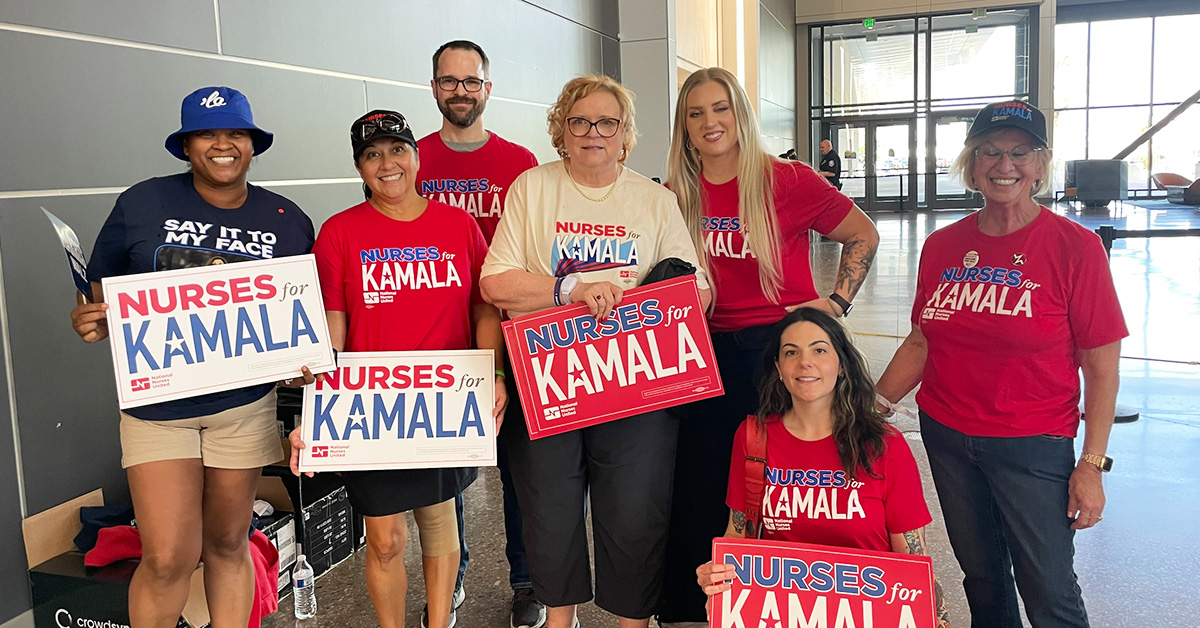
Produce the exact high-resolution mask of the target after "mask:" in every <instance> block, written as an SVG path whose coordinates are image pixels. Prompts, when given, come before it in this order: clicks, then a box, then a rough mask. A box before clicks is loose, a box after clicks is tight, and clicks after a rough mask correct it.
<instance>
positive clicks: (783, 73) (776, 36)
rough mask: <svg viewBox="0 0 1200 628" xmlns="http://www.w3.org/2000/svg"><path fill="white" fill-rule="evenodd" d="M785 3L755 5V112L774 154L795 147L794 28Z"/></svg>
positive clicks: (801, 151)
mask: <svg viewBox="0 0 1200 628" xmlns="http://www.w3.org/2000/svg"><path fill="white" fill-rule="evenodd" d="M786 4H787V3H784V2H779V1H778V0H760V2H759V5H758V112H759V119H760V121H761V123H762V132H763V136H764V139H765V140H766V141H767V145H768V150H769V151H770V152H772V153H774V154H776V155H778V154H780V153H782V152H784V151H786V150H787V149H789V148H796V150H797V152H798V153H799V154H801V155H807V154H808V153H807V152H806V151H805V149H804V148H803V147H799V146H796V139H795V138H796V27H795V25H794V24H793V23H792V21H791V20H794V19H795V18H794V17H792V18H789V16H788V14H786V13H783V11H784V10H785V6H786Z"/></svg>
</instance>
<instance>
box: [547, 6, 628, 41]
mask: <svg viewBox="0 0 1200 628" xmlns="http://www.w3.org/2000/svg"><path fill="white" fill-rule="evenodd" d="M528 3H529V4H532V5H535V6H538V7H541V8H543V9H545V10H547V11H549V12H551V13H554V14H556V15H561V16H562V17H564V18H566V19H568V20H571V21H572V22H578V23H579V24H582V25H584V26H586V27H588V28H590V29H593V30H595V31H598V32H600V33H602V34H604V35H607V36H609V37H611V38H613V39H616V38H617V32H618V31H619V30H620V24H619V22H620V20H619V19H618V17H619V14H618V12H617V4H618V0H600V1H599V2H595V1H592V0H528Z"/></svg>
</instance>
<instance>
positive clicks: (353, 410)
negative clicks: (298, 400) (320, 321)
mask: <svg viewBox="0 0 1200 628" xmlns="http://www.w3.org/2000/svg"><path fill="white" fill-rule="evenodd" d="M495 370H496V367H495V358H494V354H493V353H492V351H491V350H490V349H488V350H480V349H475V350H469V351H397V352H378V353H341V354H338V368H337V370H336V371H334V372H332V373H329V374H327V375H326V376H325V379H324V381H319V382H317V383H316V384H313V385H312V386H306V387H305V389H304V412H303V414H302V415H301V421H300V430H301V432H300V433H301V435H302V436H301V439H302V440H303V441H304V444H305V445H306V449H305V450H304V452H303V453H302V454H301V455H300V470H301V471H360V470H368V469H419V468H443V467H478V466H493V465H495V464H496V421H495V419H493V418H492V405H493V401H492V400H493V397H494V395H495V390H494V387H495V382H496V378H495Z"/></svg>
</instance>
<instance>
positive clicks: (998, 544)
mask: <svg viewBox="0 0 1200 628" xmlns="http://www.w3.org/2000/svg"><path fill="white" fill-rule="evenodd" d="M921 437H922V439H923V440H924V442H925V451H926V453H928V454H929V466H930V468H931V469H932V471H933V482H934V485H935V486H936V487H937V493H938V500H939V501H940V502H941V504H942V515H943V517H944V518H945V520H946V531H947V532H948V533H949V535H950V545H951V546H952V547H953V548H954V556H955V558H957V559H958V564H959V566H961V567H962V570H963V573H964V574H965V575H966V577H965V578H964V579H963V587H964V588H965V589H966V593H967V603H968V604H969V606H970V608H971V624H970V625H971V627H972V628H993V627H995V628H1020V627H1021V614H1020V609H1019V608H1018V606H1017V590H1018V589H1019V590H1020V592H1021V599H1022V600H1024V602H1025V613H1026V615H1027V616H1028V617H1029V621H1030V622H1031V623H1032V624H1033V626H1034V628H1060V627H1068V626H1069V627H1072V628H1087V626H1088V618H1087V611H1086V610H1085V609H1084V607H1083V596H1082V595H1081V593H1080V590H1079V583H1078V581H1077V579H1076V577H1075V567H1074V559H1075V531H1074V530H1072V529H1071V519H1068V518H1067V485H1068V482H1069V480H1070V477H1071V472H1072V471H1073V470H1074V469H1075V447H1074V442H1073V439H1070V438H1065V437H1061V436H1029V437H1024V438H991V437H983V436H968V435H966V434H963V433H962V432H959V431H957V430H953V429H950V428H948V427H946V426H945V425H942V424H941V423H938V422H937V421H935V420H933V419H932V418H930V416H929V415H927V414H925V413H924V412H922V413H921ZM1014 575H1015V577H1016V582H1015V586H1014V580H1013V578H1014ZM959 622H961V620H955V625H965V624H961V623H959Z"/></svg>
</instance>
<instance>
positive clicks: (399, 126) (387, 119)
mask: <svg viewBox="0 0 1200 628" xmlns="http://www.w3.org/2000/svg"><path fill="white" fill-rule="evenodd" d="M406 129H408V120H405V119H404V118H403V117H402V116H397V115H393V114H383V115H381V116H379V117H372V118H370V119H367V120H359V121H358V122H355V123H354V128H353V129H351V131H350V133H351V135H353V136H354V139H356V140H359V141H362V142H365V141H367V140H369V139H371V138H372V137H374V136H375V134H377V133H387V134H394V133H403V132H404V131H405V130H406Z"/></svg>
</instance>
